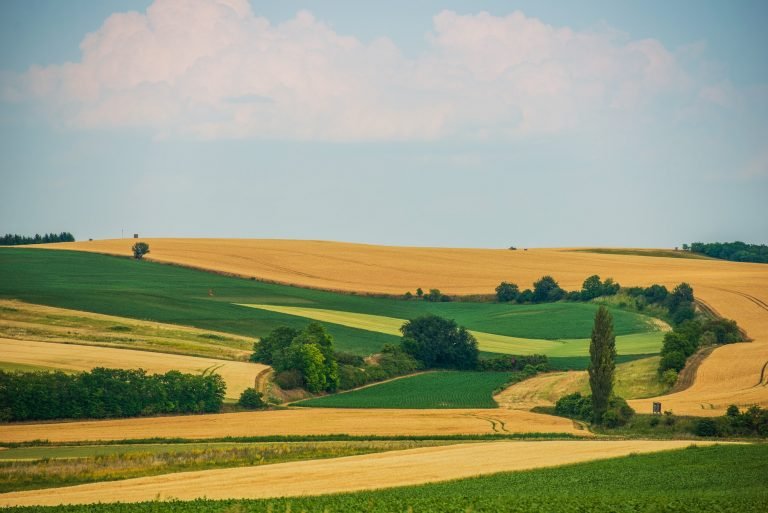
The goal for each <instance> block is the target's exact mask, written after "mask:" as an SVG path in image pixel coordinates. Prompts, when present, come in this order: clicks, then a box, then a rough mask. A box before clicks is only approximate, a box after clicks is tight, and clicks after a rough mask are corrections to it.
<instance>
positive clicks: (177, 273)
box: [0, 248, 661, 356]
mask: <svg viewBox="0 0 768 513" xmlns="http://www.w3.org/2000/svg"><path fill="white" fill-rule="evenodd" d="M0 275H2V276H3V279H2V280H0V297H2V298H15V299H21V300H23V301H28V302H30V303H38V304H45V305H50V306H59V307H64V308H71V309H75V310H85V311H90V312H97V313H104V314H110V315H117V316H123V317H131V318H137V319H147V320H154V321H159V322H166V323H172V324H181V325H189V326H194V327H199V328H204V329H212V330H217V331H223V332H228V333H234V334H238V335H246V336H254V337H257V336H261V335H265V334H266V333H268V332H269V331H270V330H272V329H274V328H276V327H278V326H282V325H287V326H293V327H303V326H304V325H305V324H306V323H307V319H306V318H302V317H298V316H295V315H288V314H285V313H280V312H276V311H268V310H264V309H255V308H248V307H244V306H238V304H261V305H277V306H294V307H296V306H301V307H309V308H320V309H324V310H336V311H341V312H351V313H357V314H368V315H377V316H382V317H391V318H396V319H412V318H414V317H417V316H419V315H422V314H425V313H435V314H438V315H441V316H444V317H447V318H452V319H455V320H456V321H457V322H458V323H459V324H460V325H463V326H466V327H467V328H469V329H471V330H474V331H480V332H484V333H487V334H490V335H494V334H495V335H502V336H505V337H517V338H524V339H531V338H534V339H549V340H554V339H584V338H587V337H589V334H590V331H591V328H592V322H593V317H594V312H595V309H596V308H597V306H596V305H592V304H583V303H555V304H546V305H522V306H521V305H515V306H511V305H504V304H496V303H462V302H456V303H429V302H424V301H403V300H396V299H382V298H372V297H365V296H359V295H349V294H336V293H331V292H324V291H317V290H310V289H302V288H298V287H290V286H283V285H275V284H268V283H262V282H259V281H255V280H246V279H240V278H233V277H227V276H221V275H216V274H212V273H207V272H203V271H197V270H192V269H186V268H182V267H177V266H172V265H164V264H158V263H154V262H147V261H134V260H132V259H127V258H119V257H111V256H105V255H97V254H89V253H81V252H74V251H50V250H39V249H25V248H0ZM209 291H210V292H211V293H212V294H213V295H209ZM613 314H614V321H615V331H616V334H617V335H629V334H633V333H646V332H648V331H649V330H651V329H652V327H651V325H650V323H649V322H648V318H646V317H644V316H642V315H638V314H634V313H630V312H624V311H621V310H618V309H613ZM327 326H328V330H329V332H330V333H331V334H332V335H333V336H334V338H335V340H336V345H337V347H338V349H340V350H344V351H350V352H355V353H358V354H364V355H365V354H370V353H373V352H376V351H378V350H379V349H380V348H381V346H382V345H383V344H386V343H395V344H396V343H397V342H398V337H396V336H395V335H392V334H388V333H380V332H376V331H369V330H367V329H359V328H354V327H348V326H344V325H342V324H331V323H329V324H327ZM651 333H652V334H653V335H649V337H650V336H656V337H657V339H658V341H660V338H661V337H660V336H659V334H658V332H651ZM545 344H546V343H545ZM556 344H557V345H558V346H562V345H563V344H562V343H556ZM651 345H652V344H651ZM643 347H650V346H643ZM657 350H658V345H657V346H656V348H655V349H653V350H651V351H646V352H657ZM644 351H645V350H644ZM554 352H555V353H557V354H558V355H559V356H569V354H570V353H571V351H566V350H565V348H564V350H563V351H561V352H558V351H554ZM582 352H583V350H578V351H577V354H582Z"/></svg>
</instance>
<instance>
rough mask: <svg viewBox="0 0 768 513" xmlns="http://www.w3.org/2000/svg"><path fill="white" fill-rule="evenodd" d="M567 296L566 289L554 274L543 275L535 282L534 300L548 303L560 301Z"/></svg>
mask: <svg viewBox="0 0 768 513" xmlns="http://www.w3.org/2000/svg"><path fill="white" fill-rule="evenodd" d="M564 297H565V291H564V290H563V289H562V288H560V285H558V283H557V282H556V281H555V279H554V278H553V277H552V276H542V277H541V279H540V280H539V281H535V282H534V283H533V302H534V303H547V302H553V301H559V300H561V299H563V298H564Z"/></svg>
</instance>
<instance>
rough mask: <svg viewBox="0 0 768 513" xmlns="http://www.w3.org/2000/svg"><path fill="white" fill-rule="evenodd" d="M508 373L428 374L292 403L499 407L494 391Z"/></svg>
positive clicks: (367, 405) (504, 382) (368, 405)
mask: <svg viewBox="0 0 768 513" xmlns="http://www.w3.org/2000/svg"><path fill="white" fill-rule="evenodd" d="M510 378H511V374H510V373H508V372H459V371H441V372H427V373H423V374H417V375H415V376H406V377H403V378H398V379H394V380H390V381H387V382H386V383H380V384H374V385H371V386H367V387H364V388H360V389H357V390H351V391H349V392H344V393H340V394H333V395H327V396H323V397H317V398H313V399H306V400H303V401H298V402H295V403H292V405H293V406H305V407H315V408H318V407H320V408H424V409H426V408H489V409H492V408H498V404H497V403H496V401H494V399H493V392H494V391H495V390H497V389H498V388H500V387H502V386H503V385H505V384H506V383H507V382H508V381H509V380H510Z"/></svg>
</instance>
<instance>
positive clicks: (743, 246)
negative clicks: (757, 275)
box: [683, 241, 768, 264]
mask: <svg viewBox="0 0 768 513" xmlns="http://www.w3.org/2000/svg"><path fill="white" fill-rule="evenodd" d="M683 250H686V251H691V252H692V253H699V254H701V255H707V256H710V257H713V258H722V259H723V260H733V261H735V262H758V263H761V264H766V263H768V246H766V245H765V244H747V243H745V242H741V241H736V242H712V243H704V242H694V243H693V244H691V245H690V246H689V245H688V244H683Z"/></svg>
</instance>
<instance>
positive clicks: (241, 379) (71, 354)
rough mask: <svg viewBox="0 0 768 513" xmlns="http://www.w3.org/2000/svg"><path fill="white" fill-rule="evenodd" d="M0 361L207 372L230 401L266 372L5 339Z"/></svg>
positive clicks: (248, 367)
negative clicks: (223, 385)
mask: <svg viewBox="0 0 768 513" xmlns="http://www.w3.org/2000/svg"><path fill="white" fill-rule="evenodd" d="M0 361H3V362H10V363H13V364H20V365H34V366H42V367H48V368H56V369H63V370H71V371H87V370H91V369H93V368H94V367H109V368H115V369H139V368H141V369H144V370H146V371H147V372H149V373H166V372H168V371H171V370H178V371H181V372H188V373H193V374H194V373H200V372H203V371H205V370H209V369H210V370H214V371H215V372H216V373H218V374H220V375H221V377H222V378H224V381H225V382H226V383H227V391H226V397H229V398H233V399H237V398H239V397H240V394H241V393H242V392H243V390H245V389H246V388H250V387H253V386H254V385H255V380H256V376H257V375H259V373H260V372H262V371H264V370H265V369H267V368H268V367H267V366H266V365H261V364H257V363H249V362H233V361H228V360H214V359H212V358H196V357H194V356H182V355H172V354H164V353H152V352H148V351H133V350H130V349H115V348H109V347H95V346H81V345H76V344H56V343H52V342H35V341H30V340H14V339H6V338H0ZM1 430H2V428H0V431H1Z"/></svg>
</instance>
